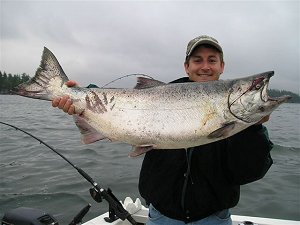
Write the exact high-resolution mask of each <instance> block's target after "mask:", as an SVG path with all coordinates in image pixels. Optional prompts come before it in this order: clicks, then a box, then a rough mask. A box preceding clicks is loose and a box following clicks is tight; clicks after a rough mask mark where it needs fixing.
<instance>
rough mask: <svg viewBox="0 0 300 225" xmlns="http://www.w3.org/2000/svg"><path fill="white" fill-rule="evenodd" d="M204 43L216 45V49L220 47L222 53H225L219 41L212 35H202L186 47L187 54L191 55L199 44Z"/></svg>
mask: <svg viewBox="0 0 300 225" xmlns="http://www.w3.org/2000/svg"><path fill="white" fill-rule="evenodd" d="M203 44H208V45H212V46H214V47H215V48H216V49H218V50H219V51H220V52H221V53H223V50H222V47H221V46H220V44H219V42H218V41H217V40H216V39H215V38H213V37H210V36H207V35H201V36H199V37H196V38H194V39H192V40H190V42H189V43H188V45H187V48H186V56H190V55H191V53H192V52H193V50H194V49H195V48H196V47H197V46H198V45H203Z"/></svg>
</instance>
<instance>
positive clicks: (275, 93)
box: [0, 71, 300, 103]
mask: <svg viewBox="0 0 300 225" xmlns="http://www.w3.org/2000/svg"><path fill="white" fill-rule="evenodd" d="M29 79H30V76H29V75H28V74H26V73H22V74H21V75H19V74H14V75H12V74H10V73H9V74H7V73H6V72H1V71H0V94H10V90H12V89H13V88H14V87H16V86H17V85H19V84H21V83H23V82H26V81H28V80H29ZM282 95H290V96H292V99H290V100H289V102H290V103H300V96H299V95H298V94H295V93H293V92H290V91H285V90H277V89H270V90H269V96H271V97H279V96H282Z"/></svg>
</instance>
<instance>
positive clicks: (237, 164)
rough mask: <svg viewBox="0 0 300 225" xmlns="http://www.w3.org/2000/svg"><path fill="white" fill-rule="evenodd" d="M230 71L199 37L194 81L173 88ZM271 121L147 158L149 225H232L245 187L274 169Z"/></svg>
mask: <svg viewBox="0 0 300 225" xmlns="http://www.w3.org/2000/svg"><path fill="white" fill-rule="evenodd" d="M224 65H225V64H224V60H223V50H222V47H221V46H220V45H219V43H218V41H217V40H215V39H214V38H212V37H209V36H206V35H202V36H199V37H197V38H195V39H193V40H191V41H190V42H189V43H188V46H187V51H186V60H185V62H184V68H185V71H186V73H187V75H188V77H184V78H180V79H178V80H175V81H173V82H172V83H176V82H177V83H178V82H208V81H213V80H218V79H219V77H220V75H221V74H222V73H223V71H224ZM67 84H68V85H69V86H73V85H75V84H76V83H74V82H69V83H67ZM52 105H53V106H54V107H59V108H60V109H63V110H64V111H65V112H68V113H69V114H74V112H75V110H74V106H73V105H72V102H71V101H70V100H68V98H62V99H55V100H53V103H52ZM268 118H269V117H268V116H267V117H266V118H264V119H263V120H262V121H261V122H260V123H258V124H256V125H253V126H251V127H249V128H247V129H246V130H244V131H242V132H240V133H238V134H236V135H234V136H232V137H229V138H227V139H224V140H221V141H217V142H213V143H210V144H206V145H202V146H196V147H193V148H189V149H171V150H170V149H169V150H167V149H164V150H153V151H149V152H147V153H146V154H145V158H144V161H143V164H142V168H141V173H140V179H139V190H140V194H141V196H142V197H143V198H144V199H145V200H146V203H147V204H149V221H148V222H147V224H148V225H184V224H197V225H230V224H232V221H231V218H230V213H229V208H232V207H234V206H235V205H236V204H237V203H238V201H239V195H240V185H242V184H246V183H249V182H253V181H255V180H258V179H260V178H262V177H263V176H264V175H265V173H266V172H267V171H268V169H269V168H270V166H271V164H272V159H271V156H270V150H271V149H272V143H271V142H270V141H269V139H268V136H267V131H266V128H265V127H263V126H262V125H261V123H263V122H266V121H267V120H268Z"/></svg>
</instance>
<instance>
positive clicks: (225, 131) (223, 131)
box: [207, 122, 235, 139]
mask: <svg viewBox="0 0 300 225" xmlns="http://www.w3.org/2000/svg"><path fill="white" fill-rule="evenodd" d="M234 126H235V122H229V123H226V124H223V126H222V127H221V128H219V129H217V130H215V131H214V132H212V133H210V134H209V135H208V136H207V137H208V138H209V139H214V138H221V137H227V136H228V135H229V134H230V131H232V130H233V129H234Z"/></svg>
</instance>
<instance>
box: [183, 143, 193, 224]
mask: <svg viewBox="0 0 300 225" xmlns="http://www.w3.org/2000/svg"><path fill="white" fill-rule="evenodd" d="M193 150H194V148H189V149H185V154H186V160H187V170H186V172H185V173H184V174H183V176H184V177H185V179H184V183H183V188H182V194H181V207H182V209H183V210H184V211H185V196H186V189H187V185H188V181H189V179H191V182H192V184H194V182H193V179H192V176H191V160H192V153H193ZM187 219H189V218H187Z"/></svg>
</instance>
